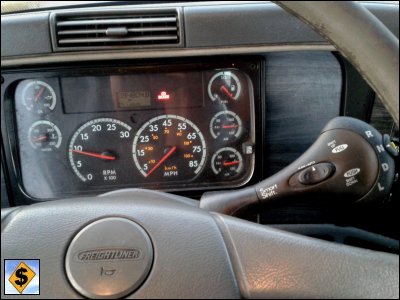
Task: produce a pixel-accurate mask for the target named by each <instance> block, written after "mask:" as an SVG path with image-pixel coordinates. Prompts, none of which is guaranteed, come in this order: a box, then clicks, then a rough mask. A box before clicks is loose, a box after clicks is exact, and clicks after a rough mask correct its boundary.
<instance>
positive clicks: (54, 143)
mask: <svg viewBox="0 0 400 300" xmlns="http://www.w3.org/2000/svg"><path fill="white" fill-rule="evenodd" d="M28 140H29V143H30V145H31V146H32V148H34V149H38V150H41V151H53V150H54V149H55V148H59V147H60V145H61V141H62V136H61V132H60V129H58V127H57V126H56V125H55V124H53V123H51V122H49V121H45V120H40V121H37V122H35V123H33V124H32V126H31V127H30V128H29V131H28Z"/></svg>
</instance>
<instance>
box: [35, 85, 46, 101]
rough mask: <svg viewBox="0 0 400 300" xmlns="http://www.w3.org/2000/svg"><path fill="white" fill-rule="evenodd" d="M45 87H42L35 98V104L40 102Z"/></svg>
mask: <svg viewBox="0 0 400 300" xmlns="http://www.w3.org/2000/svg"><path fill="white" fill-rule="evenodd" d="M44 89H45V87H44V86H42V88H41V89H40V90H39V92H38V93H37V94H36V96H35V102H38V101H39V98H40V96H42V94H43V92H44Z"/></svg>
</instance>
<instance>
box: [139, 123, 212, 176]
mask: <svg viewBox="0 0 400 300" xmlns="http://www.w3.org/2000/svg"><path fill="white" fill-rule="evenodd" d="M132 154H133V160H134V161H135V165H136V167H137V168H138V170H139V171H140V173H141V174H142V175H143V176H144V177H145V178H151V180H152V181H153V182H154V181H165V180H169V181H174V180H179V179H185V180H190V179H192V178H194V177H196V175H197V174H199V173H200V171H201V170H202V168H203V166H204V163H205V158H206V144H205V141H204V137H203V134H202V133H201V131H200V130H199V128H198V127H197V126H196V125H195V124H194V123H193V122H192V121H190V120H188V119H185V118H183V117H181V116H177V115H161V116H158V117H155V118H153V119H151V120H149V121H148V122H146V123H145V124H144V125H143V126H142V127H141V128H140V129H139V131H138V133H137V134H136V136H135V139H134V141H133V147H132Z"/></svg>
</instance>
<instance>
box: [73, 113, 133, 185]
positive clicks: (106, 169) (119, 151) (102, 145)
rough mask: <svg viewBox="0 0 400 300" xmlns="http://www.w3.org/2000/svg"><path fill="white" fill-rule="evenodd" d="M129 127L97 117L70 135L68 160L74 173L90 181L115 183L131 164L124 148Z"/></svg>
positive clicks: (128, 137) (128, 135)
mask: <svg viewBox="0 0 400 300" xmlns="http://www.w3.org/2000/svg"><path fill="white" fill-rule="evenodd" d="M131 129H132V128H131V127H130V126H129V125H127V124H125V123H123V122H121V121H119V120H116V119H110V118H100V119H94V120H91V121H89V122H87V123H85V124H83V125H82V126H81V127H80V128H79V129H78V130H77V131H76V132H75V133H74V135H73V136H72V139H71V142H70V144H69V149H68V151H69V153H68V155H69V161H70V163H71V166H72V169H73V170H74V172H75V174H76V175H77V176H78V177H79V178H80V179H81V180H82V181H84V182H88V183H89V182H90V183H91V184H117V183H119V180H120V176H122V173H123V172H125V171H126V166H129V164H130V163H131V161H130V158H129V156H128V155H123V153H127V151H126V149H129V147H130V144H131V139H130V135H131Z"/></svg>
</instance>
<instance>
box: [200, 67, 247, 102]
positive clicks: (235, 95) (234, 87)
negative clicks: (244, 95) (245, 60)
mask: <svg viewBox="0 0 400 300" xmlns="http://www.w3.org/2000/svg"><path fill="white" fill-rule="evenodd" d="M207 90H208V96H209V97H210V99H211V100H212V101H218V102H220V103H223V104H227V103H229V102H230V101H237V100H238V99H239V96H240V92H241V90H242V86H241V83H240V80H239V78H238V77H237V76H236V75H235V74H234V73H233V72H231V71H221V72H218V73H217V74H215V75H214V76H213V77H211V79H210V81H209V83H208V89H207Z"/></svg>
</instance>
